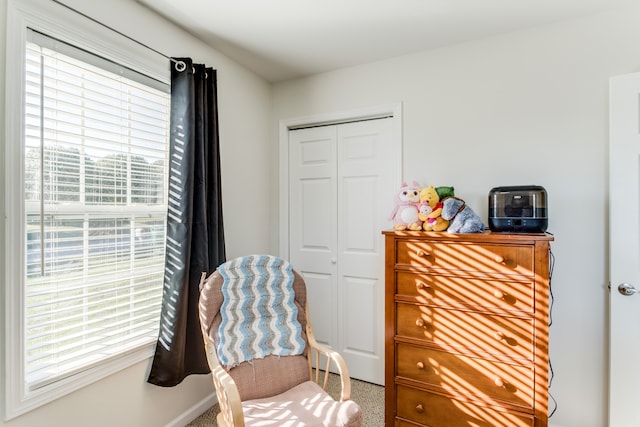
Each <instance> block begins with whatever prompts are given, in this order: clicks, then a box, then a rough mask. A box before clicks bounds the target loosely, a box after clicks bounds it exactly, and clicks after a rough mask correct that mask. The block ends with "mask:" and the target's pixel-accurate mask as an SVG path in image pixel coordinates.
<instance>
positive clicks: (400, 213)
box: [389, 181, 422, 231]
mask: <svg viewBox="0 0 640 427" xmlns="http://www.w3.org/2000/svg"><path fill="white" fill-rule="evenodd" d="M394 202H395V206H394V208H393V211H391V214H390V215H389V219H392V220H393V229H394V230H398V231H402V230H407V229H408V230H422V221H420V218H419V217H418V214H419V211H418V207H419V204H420V185H419V184H418V183H417V182H416V181H413V183H412V185H408V184H407V183H406V182H403V183H402V186H401V187H400V191H398V192H397V193H396V196H395V199H394Z"/></svg>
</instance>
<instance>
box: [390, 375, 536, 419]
mask: <svg viewBox="0 0 640 427" xmlns="http://www.w3.org/2000/svg"><path fill="white" fill-rule="evenodd" d="M396 387H397V388H396V405H397V406H396V416H397V417H398V418H404V419H405V420H408V421H413V422H416V423H420V424H422V425H425V426H429V427H468V426H474V427H498V426H499V427H533V425H534V417H533V416H532V415H527V414H520V413H518V412H509V411H503V410H500V409H494V408H488V407H484V406H479V405H477V404H473V403H470V402H464V401H461V400H456V399H453V398H451V397H448V396H441V395H439V394H435V393H429V392H426V391H422V390H418V389H414V388H411V387H405V386H401V385H398V386H396ZM395 425H409V424H402V420H398V419H396V423H395Z"/></svg>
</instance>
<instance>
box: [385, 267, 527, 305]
mask: <svg viewBox="0 0 640 427" xmlns="http://www.w3.org/2000/svg"><path fill="white" fill-rule="evenodd" d="M396 292H397V294H398V295H402V296H407V297H410V298H416V299H417V301H419V302H421V303H424V304H432V305H441V306H457V307H483V308H487V309H491V310H507V311H521V312H525V313H532V314H533V312H534V304H533V300H534V296H533V282H516V281H512V282H504V281H500V280H493V279H472V278H466V277H451V276H439V275H432V274H418V273H411V272H406V271H397V272H396Z"/></svg>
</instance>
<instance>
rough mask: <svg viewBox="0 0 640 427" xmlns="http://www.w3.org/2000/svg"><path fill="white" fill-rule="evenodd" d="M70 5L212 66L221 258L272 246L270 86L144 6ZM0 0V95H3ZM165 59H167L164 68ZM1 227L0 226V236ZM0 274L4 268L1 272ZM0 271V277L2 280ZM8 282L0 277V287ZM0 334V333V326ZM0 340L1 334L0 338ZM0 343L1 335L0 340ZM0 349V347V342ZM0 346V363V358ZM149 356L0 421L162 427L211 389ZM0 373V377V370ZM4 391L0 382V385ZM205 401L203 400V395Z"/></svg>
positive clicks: (0, 319) (0, 148)
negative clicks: (160, 380)
mask: <svg viewBox="0 0 640 427" xmlns="http://www.w3.org/2000/svg"><path fill="white" fill-rule="evenodd" d="M66 3H67V4H69V5H70V6H72V7H74V8H76V9H79V10H80V11H82V12H83V13H85V14H87V15H89V16H91V17H93V18H94V19H97V20H99V21H102V22H104V23H105V24H107V25H109V26H111V27H113V28H116V29H117V30H119V31H121V32H123V33H125V34H127V35H128V36H130V37H133V38H134V39H137V40H139V41H141V42H143V43H144V44H146V45H148V46H150V47H152V48H154V49H156V50H158V51H160V52H162V53H164V54H165V55H168V56H189V57H192V58H193V59H194V60H195V61H196V62H202V63H205V64H207V65H209V66H212V67H214V68H216V69H217V70H218V82H219V92H218V99H219V104H220V139H221V157H222V176H223V199H224V219H225V230H226V241H227V254H228V256H229V257H233V256H237V255H240V254H246V253H256V252H271V253H275V252H276V250H277V240H272V239H271V230H270V229H269V227H268V226H267V224H269V223H274V224H277V220H275V219H270V218H268V217H267V215H268V213H266V212H264V211H268V209H264V211H261V210H258V213H257V214H256V208H255V206H269V204H270V203H271V200H272V196H271V194H270V192H271V191H272V190H271V189H272V188H275V187H276V185H277V184H276V183H271V182H270V179H271V178H270V173H271V169H272V166H273V165H274V164H275V161H276V159H277V157H276V155H275V154H273V153H272V152H271V150H269V123H270V116H269V111H270V105H271V104H270V101H271V88H270V86H269V85H268V84H267V83H266V82H265V81H264V80H263V79H261V78H259V77H257V76H256V75H255V74H254V73H253V72H251V71H249V70H246V69H244V68H242V67H240V66H239V65H238V64H236V63H235V62H233V61H231V60H229V59H228V58H226V57H224V56H223V55H221V54H219V53H218V52H216V51H214V50H212V49H211V48H209V47H207V46H205V45H204V44H203V43H201V42H199V41H198V40H196V39H194V38H193V37H191V36H190V35H188V34H187V33H186V32H184V31H181V30H179V29H177V28H176V27H174V26H172V25H171V24H170V23H169V22H168V21H166V20H164V19H161V18H159V17H157V16H156V15H153V14H151V13H149V12H148V11H147V10H146V9H144V8H143V7H141V6H140V5H139V4H137V3H136V2H134V1H131V0H109V1H108V2H88V1H83V0H68V1H66ZM6 7H7V0H0V70H3V72H0V76H1V77H0V99H2V100H4V93H5V87H4V83H5V82H4V80H5V79H4V75H5V73H4V69H5V52H4V49H5V38H6V28H7V23H6ZM168 66H169V63H168V62H167V67H168ZM4 109H5V107H4V101H2V102H0V129H4V117H5V111H4ZM0 135H1V136H0V138H1V139H0V188H2V191H0V213H2V215H0V217H2V218H4V211H5V201H4V182H5V178H4V146H5V141H4V132H0ZM4 236H5V230H4V227H0V242H4V241H5V239H4ZM3 263H4V247H3V246H0V271H2V272H4V271H5V269H4V264H3ZM2 276H4V273H2ZM3 279H4V278H3V277H2V278H0V281H2V280H3ZM6 286H8V285H7V284H5V283H0V289H5V287H6ZM4 315H5V314H4V303H3V293H2V292H0V328H1V329H0V330H2V331H4ZM0 336H2V337H3V336H4V334H3V333H0ZM2 339H3V338H2ZM0 343H1V344H0V347H2V348H4V342H3V341H0ZM0 350H2V349H1V348H0ZM3 353H4V351H0V366H2V367H4V361H3V358H2V354H3ZM148 367H149V362H144V363H140V364H137V365H135V366H133V367H131V368H129V369H126V370H123V371H121V372H119V373H118V374H116V375H113V376H111V377H109V378H106V379H105V380H102V381H100V382H97V383H95V384H93V385H91V386H88V387H85V388H83V389H81V390H79V391H77V392H75V393H73V394H71V395H69V396H67V397H64V398H61V399H59V400H57V401H55V402H52V403H50V404H48V405H45V406H43V407H41V408H39V409H37V410H34V411H32V412H30V413H28V414H25V415H22V416H20V417H17V418H15V419H12V420H11V421H9V422H3V421H1V420H0V425H1V426H6V427H26V426H29V427H31V426H36V425H41V426H45V425H46V426H65V427H67V426H68V427H74V426H88V425H91V426H95V427H99V426H105V427H112V426H132V427H134V426H135V427H141V426H164V425H167V424H169V423H172V422H173V421H175V420H180V417H181V416H182V415H183V414H184V413H185V411H189V410H190V409H191V408H193V407H194V406H195V407H198V404H199V403H201V402H202V401H203V399H206V398H208V397H211V394H212V393H213V392H214V389H213V384H212V382H211V379H210V377H209V376H205V375H201V376H191V377H188V378H187V379H186V380H185V381H184V382H183V383H182V384H180V385H179V386H177V387H173V388H161V387H157V386H152V385H150V384H147V383H146V378H147V370H148ZM0 378H2V377H1V376H0ZM1 387H2V389H1V390H2V391H0V395H4V384H1ZM209 403H210V402H209Z"/></svg>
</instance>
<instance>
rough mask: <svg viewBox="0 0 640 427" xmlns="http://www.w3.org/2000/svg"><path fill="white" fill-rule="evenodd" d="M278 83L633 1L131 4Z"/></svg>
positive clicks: (166, 0) (151, 0) (164, 0)
mask: <svg viewBox="0 0 640 427" xmlns="http://www.w3.org/2000/svg"><path fill="white" fill-rule="evenodd" d="M136 1H137V2H138V3H141V4H142V5H144V6H146V7H148V8H150V9H152V10H154V11H156V12H157V13H159V14H160V15H162V16H164V17H165V18H167V19H169V20H170V21H172V22H174V23H175V24H177V25H178V26H180V27H182V28H184V29H185V30H186V31H188V32H190V33H191V34H193V35H194V36H196V37H197V38H199V39H201V40H203V41H204V42H206V43H207V44H209V45H210V46H212V47H213V48H215V49H216V50H217V51H219V52H221V53H223V54H225V55H227V56H228V57H230V58H232V59H233V60H235V61H236V62H238V63H240V64H242V65H244V66H246V67H247V68H249V69H251V70H253V71H254V72H256V73H257V74H259V75H261V76H262V77H264V78H265V79H266V80H268V81H270V82H279V81H283V80H288V79H293V78H297V77H301V76H305V75H310V74H316V73H320V72H324V71H329V70H333V69H338V68H343V67H349V66H353V65H358V64H363V63H367V62H372V61H378V60H382V59H386V58H391V57H395V56H401V55H405V54H409V53H414V52H419V51H422V50H427V49H433V48H437V47H441V46H446V45H451V44H455V43H460V42H464V41H467V40H472V39H478V38H482V37H486V36H490V35H494V34H500V33H505V32H509V31H516V30H519V29H523V28H528V27H532V26H537V25H545V24H549V23H552V22H556V21H561V20H567V19H572V18H576V17H579V16H584V15H588V14H594V13H599V12H603V11H606V10H609V9H614V8H618V7H622V6H626V5H630V4H633V3H635V2H636V0H268V1H267V0H180V1H175V0H136Z"/></svg>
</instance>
